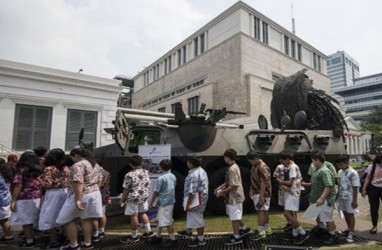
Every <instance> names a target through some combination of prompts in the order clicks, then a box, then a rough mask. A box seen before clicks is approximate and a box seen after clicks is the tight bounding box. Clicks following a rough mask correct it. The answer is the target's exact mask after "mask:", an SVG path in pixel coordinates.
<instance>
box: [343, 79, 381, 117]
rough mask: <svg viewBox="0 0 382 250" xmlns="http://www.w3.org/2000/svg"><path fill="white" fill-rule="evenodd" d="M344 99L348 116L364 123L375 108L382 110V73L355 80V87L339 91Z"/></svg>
mask: <svg viewBox="0 0 382 250" xmlns="http://www.w3.org/2000/svg"><path fill="white" fill-rule="evenodd" d="M336 93H337V94H338V95H340V96H342V97H343V98H344V102H345V109H346V115H347V116H350V117H352V118H353V119H354V120H355V121H358V122H361V121H363V120H364V119H365V118H366V117H367V115H368V114H369V113H370V112H371V111H372V110H373V109H374V108H377V107H378V108H382V73H380V74H375V75H370V76H365V77H360V78H357V79H355V85H354V86H350V87H345V88H341V89H338V90H337V91H336Z"/></svg>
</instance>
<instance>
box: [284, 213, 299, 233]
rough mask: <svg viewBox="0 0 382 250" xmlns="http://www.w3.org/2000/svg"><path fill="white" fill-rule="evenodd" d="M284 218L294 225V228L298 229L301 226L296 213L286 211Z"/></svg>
mask: <svg viewBox="0 0 382 250" xmlns="http://www.w3.org/2000/svg"><path fill="white" fill-rule="evenodd" d="M284 216H285V217H286V218H287V219H288V221H289V222H290V223H291V224H292V228H294V229H296V228H298V227H299V226H300V223H299V222H298V220H297V218H296V217H295V212H294V211H289V210H284Z"/></svg>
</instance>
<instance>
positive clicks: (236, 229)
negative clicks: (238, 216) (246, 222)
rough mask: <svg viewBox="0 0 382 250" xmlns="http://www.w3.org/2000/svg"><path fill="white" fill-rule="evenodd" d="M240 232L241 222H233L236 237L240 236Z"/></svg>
mask: <svg viewBox="0 0 382 250" xmlns="http://www.w3.org/2000/svg"><path fill="white" fill-rule="evenodd" d="M239 230H240V221H238V220H233V221H232V232H233V234H234V235H238V234H239Z"/></svg>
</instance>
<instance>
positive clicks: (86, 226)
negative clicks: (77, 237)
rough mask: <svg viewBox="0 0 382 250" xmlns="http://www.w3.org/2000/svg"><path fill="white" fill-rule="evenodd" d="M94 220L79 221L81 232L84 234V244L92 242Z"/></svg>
mask: <svg viewBox="0 0 382 250" xmlns="http://www.w3.org/2000/svg"><path fill="white" fill-rule="evenodd" d="M94 220H95V219H93V218H88V219H81V223H82V231H83V233H84V242H85V243H91V242H92V233H93V221H94Z"/></svg>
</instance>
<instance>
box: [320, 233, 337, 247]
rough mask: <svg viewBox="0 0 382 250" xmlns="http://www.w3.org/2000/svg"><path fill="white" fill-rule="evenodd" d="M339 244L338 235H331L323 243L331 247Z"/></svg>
mask: <svg viewBox="0 0 382 250" xmlns="http://www.w3.org/2000/svg"><path fill="white" fill-rule="evenodd" d="M337 242H338V238H337V235H329V237H327V239H326V240H324V241H323V243H324V245H327V246H331V245H335V244H337Z"/></svg>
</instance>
